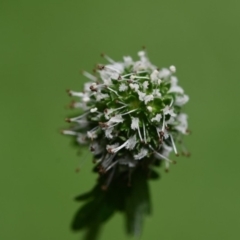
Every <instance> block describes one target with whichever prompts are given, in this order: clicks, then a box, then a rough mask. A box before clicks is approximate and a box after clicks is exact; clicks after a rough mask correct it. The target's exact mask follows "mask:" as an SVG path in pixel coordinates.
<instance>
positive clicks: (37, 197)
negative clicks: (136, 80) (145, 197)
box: [0, 0, 240, 240]
mask: <svg viewBox="0 0 240 240" xmlns="http://www.w3.org/2000/svg"><path fill="white" fill-rule="evenodd" d="M239 12H240V2H239V1H236V0H228V1H226V0H225V1H224V0H222V1H221V0H220V1H219V0H218V1H217V0H202V1H192V0H184V1H180V0H160V1H153V0H149V1H143V0H138V1H137V0H128V1H127V0H122V1H110V0H105V1H97V0H95V1H86V0H79V1H76V0H70V1H63V0H58V1H53V0H47V1H46V0H42V1H30V0H29V1H27V0H25V1H24V0H18V1H17V0H16V1H14V0H11V1H6V0H5V1H4V0H2V1H0V83H1V87H0V106H1V134H0V136H1V137H0V146H1V151H0V158H1V161H0V191H1V192H0V239H2V240H13V239H19V240H28V239H34V240H52V239H58V240H65V239H81V237H82V236H83V235H82V233H73V232H71V230H70V222H71V220H72V217H73V214H74V213H75V211H76V210H77V209H78V207H79V203H76V202H74V201H73V197H74V196H76V195H78V194H80V193H83V192H85V191H87V190H89V189H90V188H91V187H92V186H93V184H94V183H95V179H96V176H95V175H94V174H92V173H91V168H92V163H91V157H90V155H89V154H88V153H87V152H83V153H82V155H78V154H77V150H76V149H74V148H72V147H71V144H70V139H69V138H67V137H64V136H61V135H60V134H59V130H60V129H61V128H62V127H64V126H67V125H66V124H65V123H64V118H65V117H66V116H67V115H68V114H70V113H71V112H70V110H68V109H66V107H65V106H66V105H67V104H68V103H69V101H70V99H69V97H68V96H67V94H66V93H65V89H66V88H71V89H74V90H81V87H82V84H83V83H84V81H85V78H84V77H83V76H81V75H80V74H79V71H80V70H81V69H86V70H89V71H91V69H92V68H93V65H94V64H95V63H98V62H102V61H103V60H102V59H101V57H100V53H101V52H105V53H108V54H109V55H110V56H111V57H112V58H114V59H116V60H121V58H122V56H123V55H127V54H130V55H132V56H135V59H136V56H137V51H138V50H139V49H141V46H142V45H145V46H147V51H148V54H149V56H150V59H151V60H152V62H153V63H155V64H156V65H159V66H169V65H171V64H174V65H176V66H177V75H178V77H179V79H180V85H182V86H183V87H184V89H185V90H186V93H188V94H189V95H190V100H191V101H190V102H189V104H188V105H187V107H186V108H185V109H186V112H187V113H188V114H189V116H190V117H189V122H190V129H191V130H192V131H193V134H192V135H191V136H189V137H187V138H185V140H186V141H185V142H186V144H187V146H188V148H189V149H190V151H191V153H192V156H191V158H184V157H181V158H179V159H178V164H177V165H176V166H172V167H171V171H170V173H169V174H165V173H164V171H163V169H161V170H160V172H161V173H162V178H161V180H160V181H155V182H151V183H150V187H151V192H152V201H153V207H154V209H153V214H152V215H151V217H149V218H148V219H147V221H146V223H145V228H144V232H143V236H142V238H141V239H142V240H147V239H152V240H155V239H156V240H158V239H164V240H175V239H184V240H192V239H194V240H210V239H211V240H214V239H218V240H219V239H240V232H239V226H240V193H239V184H240V177H239V167H240V161H239V153H238V150H237V149H238V148H239V137H238V135H237V134H238V133H239V130H240V125H238V124H239V121H240V113H239V110H238V109H239V105H238V98H237V97H238V96H239V88H240V79H239V64H240V47H239V43H240V32H239V29H240V14H239ZM84 159H86V161H84ZM79 163H80V164H81V166H82V168H81V171H80V173H78V174H76V173H75V168H76V167H77V166H78V165H79ZM123 220H124V219H123V217H122V216H121V215H120V214H116V215H115V216H114V218H113V219H111V221H110V222H109V223H108V224H107V225H106V226H105V227H104V229H103V232H102V234H101V238H100V239H101V240H103V239H104V240H105V239H115V240H122V239H127V237H126V236H125V234H124V229H123V227H124V221H123Z"/></svg>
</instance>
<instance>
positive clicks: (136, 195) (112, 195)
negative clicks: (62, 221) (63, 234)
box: [71, 167, 159, 240]
mask: <svg viewBox="0 0 240 240" xmlns="http://www.w3.org/2000/svg"><path fill="white" fill-rule="evenodd" d="M96 168H97V167H95V168H94V172H96ZM112 171H114V169H112V170H111V171H109V172H107V173H105V174H100V175H99V177H98V179H97V183H96V185H95V186H94V188H93V189H92V190H91V191H89V192H86V193H83V194H81V195H79V196H77V197H76V198H75V201H77V202H81V203H82V204H81V207H80V208H79V209H78V210H77V212H76V213H75V215H74V217H73V221H72V224H71V228H72V230H73V231H82V230H85V236H84V240H96V239H98V236H99V234H100V231H101V229H102V227H103V225H104V224H105V223H106V222H107V221H108V220H109V219H110V218H111V217H112V216H113V215H114V213H115V212H117V211H118V212H121V213H122V214H123V215H124V216H125V223H126V224H125V226H126V233H127V234H129V235H132V236H136V237H138V236H140V234H141V231H142V226H143V222H144V218H145V216H146V215H149V214H150V212H151V201H150V194H149V186H148V180H149V179H152V180H155V179H158V178H159V175H158V173H157V172H155V171H154V170H152V169H149V168H143V167H137V168H136V169H135V170H134V171H133V172H131V182H130V181H129V173H130V172H126V171H125V172H121V171H119V170H117V171H115V172H114V174H113V172H112ZM111 174H112V175H113V177H111V184H110V185H109V186H108V187H106V186H107V185H106V182H108V179H109V177H110V175H111Z"/></svg>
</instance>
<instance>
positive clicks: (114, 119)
mask: <svg viewBox="0 0 240 240" xmlns="http://www.w3.org/2000/svg"><path fill="white" fill-rule="evenodd" d="M123 121H124V119H123V117H122V115H120V114H117V115H115V116H113V117H111V118H110V120H109V122H110V123H120V122H123Z"/></svg>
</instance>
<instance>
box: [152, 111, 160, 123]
mask: <svg viewBox="0 0 240 240" xmlns="http://www.w3.org/2000/svg"><path fill="white" fill-rule="evenodd" d="M161 119H162V115H161V114H160V113H158V114H157V115H156V116H155V117H154V118H152V119H151V121H152V122H153V121H157V122H160V120H161Z"/></svg>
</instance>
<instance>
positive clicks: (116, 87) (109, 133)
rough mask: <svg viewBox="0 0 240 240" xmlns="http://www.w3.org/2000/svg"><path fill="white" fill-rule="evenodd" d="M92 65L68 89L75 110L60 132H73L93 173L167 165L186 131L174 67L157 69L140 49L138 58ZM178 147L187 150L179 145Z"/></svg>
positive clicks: (182, 95)
mask: <svg viewBox="0 0 240 240" xmlns="http://www.w3.org/2000/svg"><path fill="white" fill-rule="evenodd" d="M103 56H104V57H105V59H106V60H107V61H108V62H109V63H108V64H106V65H98V66H97V68H96V71H95V73H94V74H90V73H88V72H85V71H84V72H83V75H84V76H85V77H87V78H88V79H89V82H87V83H85V85H84V90H83V91H82V92H76V91H71V90H68V92H69V94H70V95H71V96H74V97H76V98H77V101H76V102H73V103H72V107H73V108H80V109H81V113H82V114H81V115H79V116H77V117H74V118H69V119H67V121H68V122H71V123H72V125H71V127H70V128H69V129H68V130H64V131H63V133H64V134H67V135H73V136H74V137H75V138H76V141H77V142H78V143H79V144H80V145H83V144H88V145H89V149H90V151H91V152H92V154H93V157H94V161H95V162H96V163H97V164H98V166H99V172H101V173H105V172H107V171H109V170H111V169H114V168H115V167H116V166H118V167H119V169H121V170H122V171H125V170H129V169H133V168H136V167H137V166H138V165H139V164H141V163H142V162H147V163H149V165H150V164H151V163H155V162H156V161H162V162H163V163H164V164H165V168H166V170H168V168H169V165H170V163H173V162H174V161H172V160H171V159H169V154H170V153H171V152H172V151H174V152H175V154H176V155H178V151H177V147H176V144H175V143H176V142H179V143H180V142H181V141H182V136H183V135H186V134H188V122H187V115H186V114H185V113H183V112H182V107H183V105H185V104H186V103H187V102H188V100H189V97H188V96H187V95H186V94H185V93H184V90H183V89H182V88H181V87H180V86H179V85H178V79H177V77H176V76H175V72H176V68H175V67H174V66H170V67H169V68H162V69H159V68H157V67H156V66H154V65H153V64H152V63H151V62H150V61H149V59H148V57H147V55H146V52H145V51H140V52H138V56H139V60H137V61H134V60H133V59H132V58H131V57H130V56H126V57H123V61H122V62H116V61H114V60H112V59H111V58H110V57H108V56H106V55H103ZM179 147H181V148H182V150H181V152H183V153H185V154H187V152H186V151H185V148H184V146H183V145H182V144H179Z"/></svg>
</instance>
